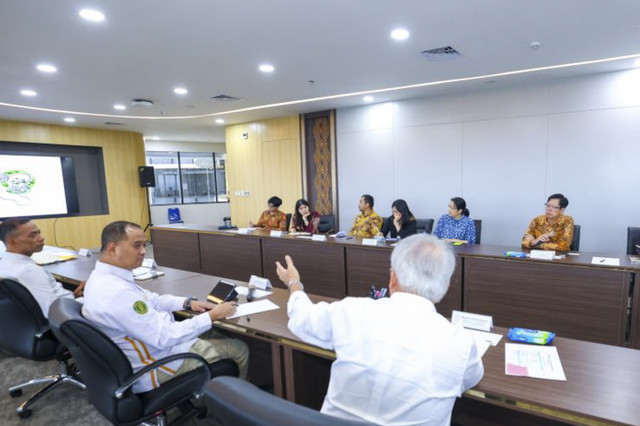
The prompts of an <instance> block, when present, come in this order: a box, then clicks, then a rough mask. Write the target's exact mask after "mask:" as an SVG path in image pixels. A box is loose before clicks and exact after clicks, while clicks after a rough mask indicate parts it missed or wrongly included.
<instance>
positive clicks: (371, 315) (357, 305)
mask: <svg viewBox="0 0 640 426" xmlns="http://www.w3.org/2000/svg"><path fill="white" fill-rule="evenodd" d="M286 262H287V267H286V268H285V267H283V266H282V265H281V264H280V263H279V262H277V265H276V266H277V272H278V276H279V277H280V279H281V280H282V281H283V282H284V283H285V284H286V285H287V286H288V288H289V291H290V297H289V302H288V307H287V308H288V314H289V329H290V330H291V331H292V332H293V333H294V334H296V335H297V336H298V337H300V338H301V339H302V340H304V341H305V342H308V343H311V344H314V345H317V346H320V347H322V348H326V349H332V350H334V351H335V353H336V361H335V362H334V363H333V365H332V367H331V379H330V382H329V389H328V391H327V395H326V397H325V400H324V404H323V406H322V412H323V413H325V414H330V415H334V416H337V417H342V418H346V419H352V420H365V421H369V422H373V423H380V424H388V425H397V424H403V425H418V424H420V425H448V424H449V423H450V420H451V411H452V409H453V404H454V402H455V399H456V397H458V396H460V395H461V394H462V393H463V392H464V391H465V390H467V389H469V388H471V387H473V386H475V385H476V384H477V383H478V382H479V381H480V379H481V378H482V375H483V373H484V368H483V366H482V360H481V358H480V354H479V353H478V351H477V349H476V345H475V342H474V340H473V338H472V337H471V336H470V335H468V334H467V333H466V332H465V331H464V330H462V329H461V328H458V327H456V326H453V325H452V324H451V323H450V322H449V321H448V320H447V319H446V318H444V317H443V316H442V315H440V314H438V313H437V312H436V309H435V306H434V304H435V303H438V302H439V301H440V300H441V299H442V298H443V297H444V295H445V294H446V292H447V289H448V288H449V280H450V279H451V274H452V273H453V270H454V268H455V256H454V254H453V251H452V249H451V247H450V246H448V245H447V244H446V243H443V242H442V241H439V240H438V239H437V238H435V237H434V236H432V235H427V234H418V235H414V236H411V237H409V238H406V239H403V240H402V241H401V242H400V243H399V244H398V246H397V247H396V248H395V249H394V251H393V253H392V255H391V272H390V278H389V292H390V294H391V296H390V297H389V298H382V299H378V300H373V299H369V298H355V297H348V298H346V299H344V300H341V301H337V302H333V303H326V302H320V303H316V304H314V303H312V302H311V300H309V298H308V297H307V295H306V294H305V293H304V289H303V285H302V283H301V282H300V274H299V273H298V270H297V269H296V267H295V265H294V264H293V261H292V260H291V258H290V257H289V256H286Z"/></svg>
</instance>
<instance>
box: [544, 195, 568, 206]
mask: <svg viewBox="0 0 640 426" xmlns="http://www.w3.org/2000/svg"><path fill="white" fill-rule="evenodd" d="M551 200H558V204H560V208H561V209H566V208H567V206H568V205H569V199H568V198H567V197H565V196H564V195H562V194H553V195H549V198H547V202H549V201H551Z"/></svg>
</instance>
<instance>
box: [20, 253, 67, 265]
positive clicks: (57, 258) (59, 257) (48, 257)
mask: <svg viewBox="0 0 640 426" xmlns="http://www.w3.org/2000/svg"><path fill="white" fill-rule="evenodd" d="M76 257H78V256H76V255H75V254H73V253H68V252H64V251H61V252H51V251H40V252H37V253H33V254H32V255H31V258H32V259H33V260H34V261H35V262H36V263H37V264H38V265H41V266H42V265H49V264H51V263H56V262H64V261H65V260H70V259H75V258H76Z"/></svg>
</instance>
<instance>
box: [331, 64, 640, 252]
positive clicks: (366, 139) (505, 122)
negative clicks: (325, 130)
mask: <svg viewBox="0 0 640 426" xmlns="http://www.w3.org/2000/svg"><path fill="white" fill-rule="evenodd" d="M336 121H337V151H338V154H337V159H338V194H339V200H338V204H339V209H340V225H341V226H340V227H341V229H348V228H349V227H350V226H351V224H352V223H353V219H354V217H355V215H356V214H357V202H358V199H359V197H360V195H362V194H364V193H370V194H371V195H373V196H374V197H375V209H376V211H377V212H378V213H380V214H382V215H384V216H387V215H389V214H390V208H391V207H390V206H391V203H392V202H393V200H395V199H397V198H404V199H405V200H406V201H407V202H408V204H409V206H410V208H411V210H412V211H413V213H414V214H415V215H416V216H417V217H419V218H434V219H437V218H438V217H439V216H440V215H442V214H444V213H445V212H446V210H447V204H448V202H449V199H450V198H451V197H454V196H461V197H463V198H465V199H466V201H467V205H468V207H469V209H470V210H471V217H472V218H475V219H482V221H483V226H482V243H484V244H504V245H510V246H518V245H519V243H520V238H521V237H522V234H523V233H524V231H525V229H526V227H527V225H528V223H529V221H530V220H531V219H532V218H533V217H534V216H536V215H539V214H542V213H543V212H544V209H543V207H542V205H543V203H544V202H545V201H546V197H547V196H548V195H550V194H552V193H555V192H562V193H564V195H565V196H567V197H568V198H569V202H570V203H569V207H568V208H567V211H566V213H567V214H569V215H571V216H573V218H574V219H575V222H576V224H579V225H581V226H582V230H581V231H582V232H581V234H582V235H581V245H580V249H581V251H589V252H593V251H604V252H612V253H624V251H625V249H626V228H627V226H639V225H640V70H632V71H623V72H615V73H604V74H595V75H590V76H582V77H575V78H570V79H558V80H554V81H551V82H547V83H537V84H530V85H525V86H518V87H507V88H498V87H496V88H493V89H491V90H484V91H477V92H469V93H464V94H456V95H449V96H440V97H431V98H422V99H411V100H405V101H397V102H391V103H385V104H377V105H368V106H363V107H358V108H349V109H342V110H338V112H337V120H336Z"/></svg>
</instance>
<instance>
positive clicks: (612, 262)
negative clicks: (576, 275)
mask: <svg viewBox="0 0 640 426" xmlns="http://www.w3.org/2000/svg"><path fill="white" fill-rule="evenodd" d="M591 263H593V264H594V265H609V266H620V259H619V258H617V257H596V256H593V258H592V259H591Z"/></svg>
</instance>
